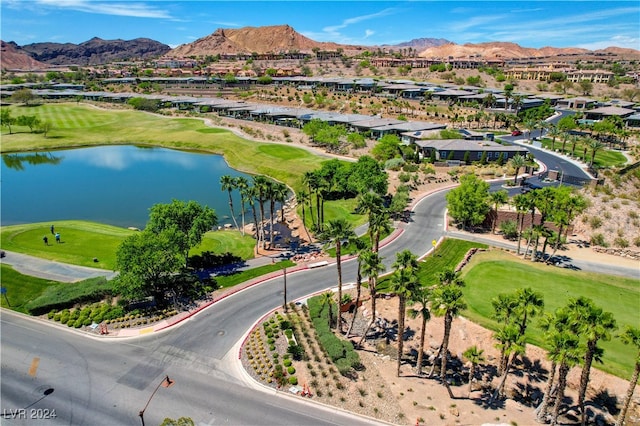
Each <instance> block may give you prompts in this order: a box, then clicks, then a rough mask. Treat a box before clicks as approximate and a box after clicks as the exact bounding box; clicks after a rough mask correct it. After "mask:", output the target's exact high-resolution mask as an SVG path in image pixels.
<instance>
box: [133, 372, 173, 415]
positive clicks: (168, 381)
mask: <svg viewBox="0 0 640 426" xmlns="http://www.w3.org/2000/svg"><path fill="white" fill-rule="evenodd" d="M174 383H175V382H174V381H173V380H171V379H170V378H169V376H165V377H164V379H162V381H161V382H160V383H158V386H156V388H155V389H154V390H153V393H152V394H151V396H150V397H149V400H148V401H147V403H146V404H145V406H144V408H143V409H142V410H140V412H139V413H138V416H140V421H141V422H142V426H144V411H145V410H146V409H147V407H148V406H149V403H150V402H151V399H152V398H153V396H154V395H155V394H156V392H158V389H160V386H164V387H165V388H168V387H169V386H172V385H173V384H174Z"/></svg>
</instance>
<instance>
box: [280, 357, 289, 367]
mask: <svg viewBox="0 0 640 426" xmlns="http://www.w3.org/2000/svg"><path fill="white" fill-rule="evenodd" d="M282 363H283V364H284V366H285V367H289V366H291V360H290V359H285V360H284V361H282Z"/></svg>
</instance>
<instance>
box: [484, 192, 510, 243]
mask: <svg viewBox="0 0 640 426" xmlns="http://www.w3.org/2000/svg"><path fill="white" fill-rule="evenodd" d="M489 199H490V200H491V202H492V203H493V205H494V211H495V215H494V216H493V221H492V223H491V233H492V234H494V233H495V232H496V224H497V223H498V208H499V207H500V206H501V205H503V204H505V203H506V202H507V200H508V199H509V193H508V192H507V191H506V190H504V189H501V190H500V191H495V192H491V193H489Z"/></svg>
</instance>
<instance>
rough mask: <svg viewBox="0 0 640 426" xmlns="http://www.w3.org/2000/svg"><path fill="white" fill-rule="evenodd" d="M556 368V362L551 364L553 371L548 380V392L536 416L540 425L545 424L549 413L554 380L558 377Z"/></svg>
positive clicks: (550, 372)
mask: <svg viewBox="0 0 640 426" xmlns="http://www.w3.org/2000/svg"><path fill="white" fill-rule="evenodd" d="M556 367H557V365H556V362H555V361H553V362H552V363H551V371H549V379H547V390H546V391H545V393H544V396H543V397H542V402H541V403H540V405H539V406H538V408H537V410H538V413H537V415H536V420H537V421H538V423H545V419H546V417H547V411H549V402H550V401H551V391H552V390H553V380H554V379H555V376H556Z"/></svg>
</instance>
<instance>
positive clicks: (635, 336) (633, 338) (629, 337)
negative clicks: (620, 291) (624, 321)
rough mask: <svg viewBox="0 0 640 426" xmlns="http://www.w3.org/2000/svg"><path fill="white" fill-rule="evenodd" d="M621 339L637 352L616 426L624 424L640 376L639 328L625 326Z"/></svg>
mask: <svg viewBox="0 0 640 426" xmlns="http://www.w3.org/2000/svg"><path fill="white" fill-rule="evenodd" d="M621 339H622V343H624V344H625V345H632V346H635V348H636V349H637V350H638V352H637V354H636V362H635V364H636V366H635V368H634V370H633V375H632V376H631V381H629V389H627V394H626V395H625V397H624V401H623V403H622V410H621V411H620V414H619V415H618V420H617V421H616V426H622V425H623V424H624V418H625V417H626V416H627V410H628V409H629V404H630V403H631V398H632V397H633V391H634V390H635V388H636V384H637V383H638V376H639V375H640V328H638V327H631V326H627V327H626V329H625V330H624V333H623V334H622V336H621Z"/></svg>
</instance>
